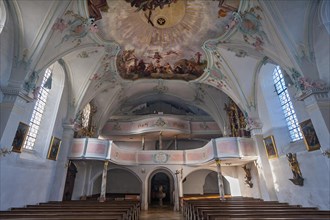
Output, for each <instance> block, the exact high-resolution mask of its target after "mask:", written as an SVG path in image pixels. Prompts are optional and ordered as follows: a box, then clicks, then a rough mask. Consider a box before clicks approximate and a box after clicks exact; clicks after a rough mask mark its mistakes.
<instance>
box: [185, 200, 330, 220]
mask: <svg viewBox="0 0 330 220" xmlns="http://www.w3.org/2000/svg"><path fill="white" fill-rule="evenodd" d="M183 215H184V216H185V219H186V220H220V219H292V220H293V219H330V211H319V210H318V209H317V208H303V207H300V206H293V205H288V204H287V203H279V202H275V201H262V200H260V199H252V198H247V199H244V198H242V197H240V198H238V199H235V198H227V199H225V200H224V201H220V200H219V198H217V199H213V198H211V199H210V198H206V199H205V198H199V199H187V200H185V199H183Z"/></svg>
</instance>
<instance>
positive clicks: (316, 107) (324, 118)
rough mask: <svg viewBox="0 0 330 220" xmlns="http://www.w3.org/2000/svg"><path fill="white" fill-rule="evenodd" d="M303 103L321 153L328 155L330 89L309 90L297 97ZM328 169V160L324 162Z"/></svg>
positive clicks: (329, 147) (329, 142)
mask: <svg viewBox="0 0 330 220" xmlns="http://www.w3.org/2000/svg"><path fill="white" fill-rule="evenodd" d="M297 98H298V100H300V101H303V102H304V104H305V106H306V110H307V112H308V114H309V116H310V119H311V121H312V123H313V127H314V129H315V131H316V135H317V137H318V140H319V142H320V145H321V149H320V150H321V152H322V154H323V155H325V156H326V157H328V155H329V153H330V123H329V121H330V88H325V89H314V88H313V89H309V90H306V91H304V93H303V94H302V95H300V96H299V97H297ZM326 163H327V165H328V167H329V160H328V159H327V160H326Z"/></svg>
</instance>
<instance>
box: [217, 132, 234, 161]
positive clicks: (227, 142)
mask: <svg viewBox="0 0 330 220" xmlns="http://www.w3.org/2000/svg"><path fill="white" fill-rule="evenodd" d="M237 139H238V138H235V137H228V138H217V139H214V141H215V147H216V151H217V152H216V157H218V158H227V157H228V158H232V157H240V154H239V150H238V141H237Z"/></svg>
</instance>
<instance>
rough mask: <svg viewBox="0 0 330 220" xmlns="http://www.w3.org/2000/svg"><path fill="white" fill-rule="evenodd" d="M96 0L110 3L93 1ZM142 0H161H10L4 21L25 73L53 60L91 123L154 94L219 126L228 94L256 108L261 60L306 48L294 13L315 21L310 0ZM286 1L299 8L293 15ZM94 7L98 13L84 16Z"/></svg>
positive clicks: (284, 61)
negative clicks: (92, 112)
mask: <svg viewBox="0 0 330 220" xmlns="http://www.w3.org/2000/svg"><path fill="white" fill-rule="evenodd" d="M98 2H101V3H103V4H104V3H106V4H107V7H103V6H104V5H103V6H102V7H99V8H97V7H96V8H95V7H94V6H97V3H98ZM139 2H140V3H141V4H142V3H145V4H147V3H146V2H153V3H155V4H156V2H161V1H143V0H141V1H134V0H107V1H106V2H105V1H101V0H100V1H87V0H86V1H69V0H63V1H44V0H34V1H33V4H31V1H23V0H17V1H12V2H9V3H8V8H9V14H10V16H11V18H10V19H8V21H7V22H8V23H9V24H10V23H17V24H18V25H17V27H20V29H19V30H14V31H13V33H14V34H13V35H12V36H13V39H19V42H20V44H19V46H18V47H16V48H15V49H14V51H13V52H12V53H14V54H15V56H16V57H17V61H24V62H26V63H27V65H28V69H29V71H27V75H26V79H25V80H27V79H28V78H29V75H30V74H31V72H32V71H33V70H35V71H41V70H43V69H44V68H46V67H47V66H49V65H50V64H52V63H53V62H55V61H57V60H58V61H59V62H58V65H60V66H61V67H62V68H63V69H64V72H65V76H66V85H67V86H68V88H69V90H68V92H67V95H68V102H69V105H68V106H69V109H68V115H70V116H69V117H74V114H76V113H77V112H78V111H79V110H81V109H82V108H83V107H84V106H85V105H86V104H87V103H88V102H90V101H93V102H94V103H95V105H96V106H97V108H98V112H97V114H96V116H95V120H96V121H95V123H96V124H97V130H98V131H101V130H102V128H103V126H104V125H105V123H106V122H107V121H108V120H111V119H112V118H117V119H118V117H121V116H125V117H126V119H127V117H128V116H130V115H134V114H133V112H132V109H135V108H137V107H139V106H141V105H144V104H148V103H149V104H150V103H156V102H161V103H170V104H172V105H173V106H175V107H176V108H181V109H185V110H186V112H189V114H190V115H191V114H192V115H194V116H195V117H199V116H203V117H204V116H205V115H208V116H209V118H211V119H212V120H214V121H215V122H216V123H217V124H218V125H219V127H220V129H221V130H222V128H223V126H224V124H226V113H225V111H224V109H223V107H224V103H225V102H227V101H228V97H230V98H231V99H233V100H234V101H235V102H236V103H237V104H238V105H239V106H240V108H241V109H242V110H243V111H246V112H247V113H248V114H257V113H256V112H257V111H258V108H257V107H256V106H257V83H258V74H259V71H260V68H261V66H262V65H264V64H265V63H266V62H270V63H277V64H280V65H281V66H282V67H285V68H287V69H290V68H292V63H295V62H296V60H295V59H294V56H299V55H301V53H302V52H301V51H302V50H303V52H304V54H305V55H306V56H308V54H309V53H312V51H311V50H312V49H311V48H312V46H311V45H310V41H311V40H310V36H308V35H307V36H306V34H305V33H306V32H305V28H304V27H305V26H308V25H306V24H305V23H304V22H297V21H299V20H300V21H305V22H307V23H312V22H313V20H314V17H313V16H312V15H311V14H313V13H312V12H313V10H315V5H314V4H313V3H312V1H291V2H290V3H288V1H265V2H264V1H247V0H246V1H240V0H224V1H218V0H178V1H170V0H168V1H163V2H165V3H169V4H164V5H158V7H155V6H157V5H154V7H153V8H152V9H150V7H149V8H147V9H146V10H143V7H142V6H141V4H140V5H139V4H137V3H139ZM284 2H285V3H284ZM91 4H95V5H92V6H91ZM159 4H161V3H159ZM91 7H94V9H93V10H94V11H93V10H92V11H91ZM291 9H292V10H293V9H296V10H297V16H296V17H295V18H294V19H292V16H291V15H290V13H287V12H288V11H290V10H291ZM93 13H96V14H98V16H99V17H98V19H97V20H96V21H95V20H94V19H90V18H89V17H90V15H91V14H93ZM276 18H279V20H275V19H276ZM289 18H291V19H289ZM308 18H311V19H310V20H311V21H309V20H308ZM283 20H284V21H286V22H285V24H284V23H283ZM279 24H281V25H282V24H283V26H282V27H281V30H282V31H283V33H284V32H285V30H287V29H288V28H290V29H291V28H294V29H292V31H290V33H291V34H290V36H289V37H288V38H287V39H289V42H291V44H290V46H292V51H296V54H289V53H287V52H286V51H287V50H286V49H285V48H286V46H285V44H284V41H283V39H282V36H287V35H285V34H283V33H282V32H278V25H279ZM9 26H10V25H9ZM285 33H286V32H285ZM302 36H306V37H305V38H303V37H302ZM287 39H284V40H287ZM306 41H308V43H306ZM299 45H302V46H299ZM8 50H9V49H8ZM301 56H302V55H301ZM2 59H4V58H2ZM25 73H26V71H25ZM289 74H290V73H289ZM55 75H56V73H55ZM4 77H5V79H7V80H4V81H7V82H12V81H15V77H14V76H11V77H9V76H4ZM16 79H19V77H16ZM2 83H3V82H2ZM188 110H189V111H188ZM187 114H188V113H187ZM219 135H221V134H219Z"/></svg>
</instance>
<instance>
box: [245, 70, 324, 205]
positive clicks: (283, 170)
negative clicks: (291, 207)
mask: <svg viewBox="0 0 330 220" xmlns="http://www.w3.org/2000/svg"><path fill="white" fill-rule="evenodd" d="M267 72H268V73H267ZM269 72H270V73H269ZM271 74H272V66H271V65H266V66H264V67H263V68H262V69H261V75H260V82H261V85H260V87H259V88H260V90H259V94H258V112H259V116H260V120H261V121H262V122H263V129H262V131H263V137H266V136H269V135H274V138H275V144H276V147H277V151H278V154H279V158H274V159H270V160H268V161H269V165H270V169H271V172H272V177H273V180H274V182H273V183H271V182H269V181H270V180H269V179H268V178H266V181H268V184H274V187H275V191H276V195H277V197H278V199H279V201H280V202H288V203H290V204H299V205H303V206H313V207H319V208H320V209H330V207H329V204H330V203H329V197H330V190H329V186H330V182H329V167H328V166H327V162H326V160H327V158H326V157H324V156H322V155H321V152H320V150H317V151H313V152H308V151H307V150H306V146H305V144H304V142H303V140H299V141H295V142H291V141H290V137H289V133H288V132H289V131H288V129H287V128H286V122H285V120H284V115H282V116H281V113H280V111H282V109H281V107H280V104H279V101H278V97H277V95H276V93H275V92H273V91H274V89H273V88H274V87H273V86H271V85H270V83H271V82H272V80H271ZM270 88H271V89H270ZM288 91H289V93H290V96H291V100H292V102H293V104H294V107H295V112H296V114H297V118H298V121H299V122H301V121H303V120H306V119H307V118H309V116H308V113H307V111H306V108H305V106H304V104H303V102H298V101H296V100H295V99H294V97H293V96H294V93H295V89H294V88H293V87H290V88H288ZM261 93H262V94H261ZM282 114H283V113H282ZM289 152H292V153H297V158H298V162H299V164H300V169H301V171H302V175H303V177H304V178H305V182H304V186H303V187H300V186H296V185H294V184H293V183H292V182H291V181H290V180H289V179H290V178H292V172H291V169H290V167H289V164H288V160H287V158H286V154H287V153H289ZM260 166H261V169H262V166H263V165H262V164H260ZM240 182H241V181H240ZM242 194H243V195H251V196H253V197H254V196H255V195H256V194H255V193H253V192H251V191H250V192H249V191H247V190H244V191H242Z"/></svg>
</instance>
